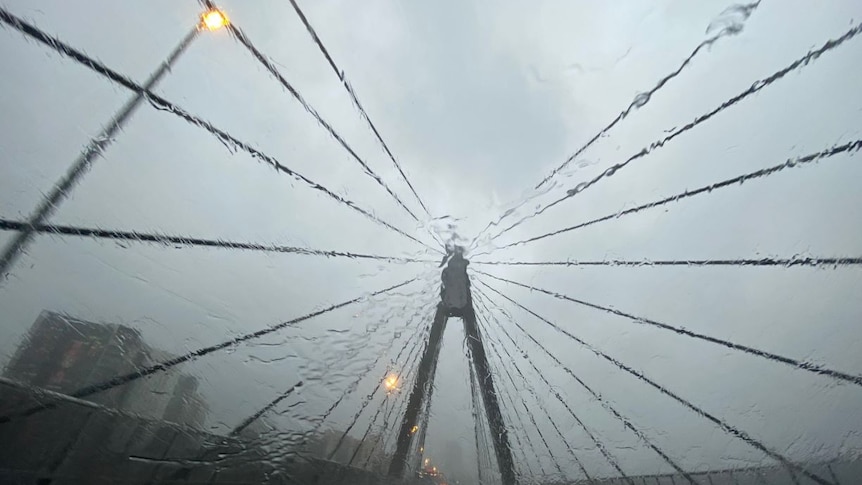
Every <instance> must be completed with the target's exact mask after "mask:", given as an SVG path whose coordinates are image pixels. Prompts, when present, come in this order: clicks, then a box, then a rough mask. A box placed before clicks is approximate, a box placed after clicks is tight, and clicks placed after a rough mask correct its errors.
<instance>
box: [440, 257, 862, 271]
mask: <svg viewBox="0 0 862 485" xmlns="http://www.w3.org/2000/svg"><path fill="white" fill-rule="evenodd" d="M423 262H424V261H423ZM470 262H471V263H472V264H484V265H491V266H566V267H576V266H619V267H636V268H651V267H655V266H682V267H700V266H745V267H768V266H779V267H782V268H795V267H806V268H825V267H827V266H832V267H836V268H837V267H838V266H851V265H852V266H858V265H862V256H860V257H837V258H820V257H809V256H794V257H792V258H772V257H766V258H756V259H754V258H750V259H688V260H686V259H674V260H661V259H660V260H649V259H642V260H622V259H605V260H597V261H578V260H570V261H470Z"/></svg>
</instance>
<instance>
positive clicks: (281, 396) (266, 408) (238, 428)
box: [228, 381, 302, 436]
mask: <svg viewBox="0 0 862 485" xmlns="http://www.w3.org/2000/svg"><path fill="white" fill-rule="evenodd" d="M301 386H302V381H299V382H297V383H296V384H294V385H292V386H290V388H289V389H288V390H286V391H284V392H283V393H281V394H279V395H278V397H276V398H275V399H273V400H272V401H270V402H269V404H267V405H266V406H264V407H262V408H260V410H258V411H257V412H256V413H254V414H252V415H251V416H249V417H247V418H246V419H244V420H242V422H241V423H240V424H238V425H237V426H236V427H235V428H234V429H233V430H231V432H230V434H229V435H228V436H236V435H238V434H240V433H242V431H243V430H244V429H246V428H248V427H249V425H251V423H253V422H255V421H257V420H258V419H260V417H261V416H263V415H264V414H266V413H267V411H269V410H270V409H272V408H274V407H275V406H276V405H277V404H278V403H280V402H281V401H283V400H284V399H286V398H287V397H288V396H290V395H291V394H293V391H294V390H296V389H297V388H299V387H301Z"/></svg>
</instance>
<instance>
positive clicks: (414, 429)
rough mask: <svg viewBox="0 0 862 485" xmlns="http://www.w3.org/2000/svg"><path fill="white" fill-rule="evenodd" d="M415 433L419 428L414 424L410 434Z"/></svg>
mask: <svg viewBox="0 0 862 485" xmlns="http://www.w3.org/2000/svg"><path fill="white" fill-rule="evenodd" d="M417 431H419V426H416V425H415V424H414V425H413V427H412V428H410V434H413V433H415V432H417Z"/></svg>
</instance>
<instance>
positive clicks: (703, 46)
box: [291, 0, 760, 240]
mask: <svg viewBox="0 0 862 485" xmlns="http://www.w3.org/2000/svg"><path fill="white" fill-rule="evenodd" d="M291 1H293V0H291ZM759 5H760V0H758V1H756V2H753V3H750V4H747V5H740V6H738V7H737V8H736V11H737V12H740V13H741V14H742V15H743V16H744V18H745V19H748V17H750V16H751V14H752V13H754V10H755V9H756V8H757V7H758V6H759ZM741 30H742V29H741V27H728V28H726V29H723V30H721V31H720V32H719V33H717V34H716V35H713V36H712V37H710V38H708V39H706V40H704V41H702V42H701V43H700V44H698V45H697V46H696V47H695V48H694V50H692V51H691V53H690V54H689V55H688V57H686V58H685V59H683V61H682V62H681V63H680V65H679V66H677V68H676V69H674V70H673V71H671V72H670V73H668V74H666V75H665V76H664V77H662V78H661V79H659V81H658V82H657V83H656V84H655V85H654V86H653V87H652V88H650V89H648V90H646V91H642V92H640V93H639V94H638V95H637V96H635V98H634V99H633V100H632V101H631V103H629V105H628V106H627V107H626V108H625V109H624V110H622V111H621V112H620V113H619V114H618V115H617V117H616V118H614V119H613V120H612V121H611V122H610V123H608V124H607V125H606V126H605V127H604V128H602V129H601V130H599V131H598V132H597V133H596V134H595V135H593V137H592V138H590V139H589V140H588V141H587V142H586V143H585V144H583V145H582V146H581V147H580V148H578V149H577V150H575V152H574V153H573V154H572V155H570V156H569V158H567V159H566V161H565V162H563V163H562V164H561V165H560V166H558V167H557V168H555V169H554V170H552V171H551V173H550V174H548V175H547V176H545V178H544V179H542V181H541V182H539V183H538V184H537V185H536V186H535V187H533V190H539V189H541V188H542V187H543V186H544V185H545V184H547V183H548V182H550V181H551V179H553V178H554V177H556V176H557V174H558V173H560V172H561V171H562V170H564V169H565V168H566V167H568V166H569V164H571V163H572V162H574V161H575V160H576V159H577V158H578V157H579V156H580V155H581V154H582V153H583V152H584V151H586V150H587V148H589V147H591V146H592V145H593V144H594V143H595V142H597V141H598V140H599V139H600V138H602V137H604V136H606V135H607V134H608V132H610V131H611V129H613V128H614V126H616V125H617V123H619V122H621V121H622V120H624V119H625V118H627V117H628V116H629V115H630V114H631V113H633V112H634V111H638V110H640V109H641V108H643V107H644V106H646V104H647V103H649V102H650V100H652V98H653V96H654V95H655V94H656V93H657V92H658V91H660V90H661V89H662V88H664V87H665V85H666V84H667V83H668V82H670V81H671V80H673V78H675V77H677V76H679V75H680V73H682V71H683V70H685V68H686V67H688V65H689V64H691V62H692V61H693V60H694V58H695V57H697V56H698V54H700V53H701V52H708V51H709V49H710V48H711V47H712V46H713V44H715V43H716V42H717V41H718V40H719V39H721V38H722V37H726V36H728V35H735V34H738V33H739V32H740V31H741ZM531 199H532V198H531V197H528V198H525V199H524V200H522V201H521V202H520V203H519V204H518V205H516V206H515V207H513V208H512V209H510V210H508V211H506V213H504V214H503V215H502V216H500V217H499V218H498V219H497V220H496V221H494V222H490V223H489V224H488V225H487V226H486V227H485V228H484V229H483V230H482V231H481V232H480V236H481V234H484V233H485V231H487V230H488V229H490V228H491V227H492V226H494V227H496V226H499V225H500V223H501V222H503V219H505V218H506V217H508V216H509V215H511V214H513V213H514V212H515V211H516V210H518V209H520V208H521V207H523V206H524V205H526V204H527V202H528V201H529V200H531ZM477 240H478V237H477Z"/></svg>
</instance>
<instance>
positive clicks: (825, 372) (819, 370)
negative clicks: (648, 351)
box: [474, 270, 862, 386]
mask: <svg viewBox="0 0 862 485" xmlns="http://www.w3.org/2000/svg"><path fill="white" fill-rule="evenodd" d="M474 271H476V272H477V273H479V274H482V275H485V276H488V277H490V278H493V279H495V280H498V281H502V282H505V283H509V284H512V285H515V286H520V287H521V288H525V289H528V290H533V291H538V292H540V293H544V294H546V295H549V296H553V297H554V298H557V299H559V300H565V301H569V302H572V303H577V304H579V305H582V306H586V307H588V308H592V309H595V310H600V311H603V312H605V313H610V314H612V315H617V316H620V317H624V318H627V319H629V320H631V321H633V322H635V323H639V324H643V325H650V326H653V327H657V328H661V329H663V330H669V331H671V332H674V333H676V334H678V335H684V336H686V337H690V338H694V339H697V340H703V341H705V342H709V343H712V344H716V345H720V346H722V347H726V348H728V349H733V350H738V351H740V352H744V353H746V354H749V355H753V356H756V357H762V358H764V359H766V360H770V361H773V362H778V363H780V364H785V365H789V366H791V367H793V368H796V369H800V370H804V371H807V372H811V373H813V374H819V375H822V376H826V377H831V378H833V379H836V380H839V381H844V382H849V383H851V384H856V385H857V386H862V376H858V375H853V374H848V373H846V372H841V371H838V370H834V369H829V368H826V367H823V366H820V365H817V364H813V363H811V362H805V361H801V360H796V359H791V358H790V357H785V356H783V355H778V354H774V353H772V352H768V351H765V350H760V349H757V348H754V347H749V346H746V345H742V344H738V343H735V342H731V341H729V340H723V339H720V338H716V337H711V336H709V335H704V334H701V333H697V332H694V331H691V330H688V329H686V328H683V327H675V326H673V325H669V324H666V323H662V322H659V321H656V320H651V319H649V318H644V317H639V316H636V315H632V314H630V313H626V312H624V311H622V310H617V309H616V308H610V307H606V306H602V305H598V304H595V303H590V302H587V301H584V300H579V299H577V298H572V297H570V296H568V295H564V294H560V293H555V292H553V291H550V290H546V289H543V288H538V287H534V286H530V285H525V284H523V283H518V282H517V281H512V280H509V279H506V278H501V277H499V276H494V275H492V274H490V273H485V272H483V271H479V270H474Z"/></svg>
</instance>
